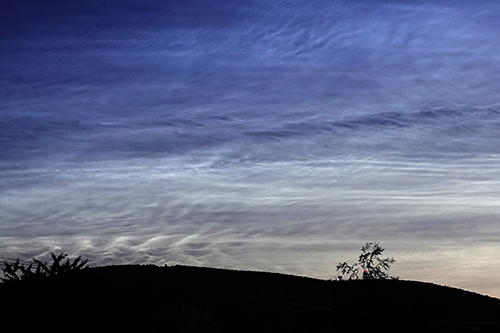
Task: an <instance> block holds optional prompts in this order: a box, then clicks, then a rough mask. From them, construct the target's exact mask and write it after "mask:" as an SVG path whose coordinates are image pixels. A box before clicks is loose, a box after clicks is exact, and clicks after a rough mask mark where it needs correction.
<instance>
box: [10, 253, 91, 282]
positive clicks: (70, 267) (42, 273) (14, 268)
mask: <svg viewBox="0 0 500 333" xmlns="http://www.w3.org/2000/svg"><path fill="white" fill-rule="evenodd" d="M50 256H51V257H52V260H53V262H52V264H51V265H50V267H49V266H47V263H43V262H41V261H40V260H37V259H35V258H33V263H30V264H29V265H27V266H25V265H23V264H21V263H20V261H19V259H17V260H16V261H15V262H13V263H9V262H7V261H5V262H4V266H5V267H4V268H3V274H4V277H3V278H0V279H1V280H2V281H3V282H13V281H26V280H37V279H40V278H43V277H47V276H55V275H60V274H64V273H67V272H70V271H75V270H80V269H84V268H87V267H88V265H87V262H88V259H85V260H83V259H82V256H79V257H78V258H76V259H74V260H73V262H71V260H70V259H66V258H67V256H68V255H67V254H64V253H61V254H59V255H57V256H56V255H55V254H53V253H51V254H50ZM64 259H66V260H64ZM33 264H35V265H36V268H34V267H33Z"/></svg>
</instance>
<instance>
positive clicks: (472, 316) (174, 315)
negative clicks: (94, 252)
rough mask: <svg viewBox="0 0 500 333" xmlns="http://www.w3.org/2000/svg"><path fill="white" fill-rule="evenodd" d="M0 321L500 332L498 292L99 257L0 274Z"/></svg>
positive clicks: (192, 328)
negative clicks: (67, 270)
mask: <svg viewBox="0 0 500 333" xmlns="http://www.w3.org/2000/svg"><path fill="white" fill-rule="evenodd" d="M0 297H1V313H0V315H1V316H2V322H3V326H4V327H3V328H6V327H7V326H9V323H12V324H14V325H16V327H17V328H18V329H23V328H29V327H31V328H33V327H35V328H40V329H41V328H44V329H49V330H51V331H74V330H76V329H92V330H99V331H100V330H104V329H105V330H113V331H118V330H121V331H137V332H151V331H153V332H154V331H161V332H259V333H260V332H346V333H347V332H496V333H498V332H500V300H499V299H496V298H491V297H487V296H482V295H479V294H475V293H471V292H467V291H464V290H459V289H455V288H449V287H443V286H437V285H434V284H430V283H422V282H414V281H395V280H392V281H376V280H364V281H342V282H338V281H325V280H318V279H311V278H306V277H297V276H290V275H283V274H274V273H265V272H248V271H232V270H224V269H214V268H197V267H187V266H173V267H157V266H152V265H148V266H107V267H97V268H89V269H86V270H83V271H79V272H74V273H71V274H68V275H67V276H61V277H54V278H46V279H44V280H42V281H38V282H13V283H4V284H0Z"/></svg>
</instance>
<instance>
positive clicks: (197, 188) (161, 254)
mask: <svg viewBox="0 0 500 333" xmlns="http://www.w3.org/2000/svg"><path fill="white" fill-rule="evenodd" d="M499 17H500V4H499V3H498V2H497V1H493V0H492V1H466V0H463V1H444V0H443V1H415V0H411V1H410V0H408V1H404V0H401V1H395V0H394V1H389V0H386V1H382V0H379V1H377V0H365V1H361V0H359V1H335V0H333V1H332V0H288V1H277V0H276V1H269V0H268V1H265V0H244V1H242V0H239V1H236V0H235V1H223V0H175V1H173V0H170V1H153V0H146V1H143V0H113V1H111V0H110V1H102V0H101V1H93V0H92V1H81V0H78V1H77V0H64V1H63V0H61V1H23V0H20V1H19V0H17V1H14V0H4V1H2V4H1V5H0V257H8V258H18V257H19V258H22V259H31V258H32V257H34V256H36V257H41V258H44V257H47V255H48V254H49V253H50V252H53V251H56V252H61V251H62V252H65V253H69V254H70V256H77V255H80V254H81V255H82V256H84V257H85V258H89V259H90V263H91V266H99V265H110V264H131V263H137V264H146V263H152V264H157V265H164V264H168V265H173V264H187V265H196V266H212V267H222V268H231V269H243V270H259V271H272V272H280V273H287V274H297V275H305V276H310V277H317V278H324V279H331V278H333V277H335V276H336V271H335V266H336V265H337V263H339V262H341V261H348V262H353V261H355V260H356V259H357V257H358V255H359V251H360V248H361V247H362V246H363V245H364V244H365V243H366V242H368V241H376V242H380V243H381V245H382V247H384V248H385V249H386V251H385V252H384V255H385V256H390V257H394V258H395V259H396V260H397V261H398V262H397V263H396V264H395V265H394V267H393V269H392V270H391V271H390V272H391V273H392V274H393V275H398V276H400V278H402V279H411V280H420V281H430V282H434V283H439V284H445V285H450V286H454V287H459V288H464V289H468V290H472V291H475V292H479V293H483V294H488V295H491V296H495V297H500V279H499V278H498V275H499V273H500V242H499V240H500V226H499V223H500V206H499V202H500V144H499V143H500V95H499V91H500V37H499V36H500V20H498V18H499Z"/></svg>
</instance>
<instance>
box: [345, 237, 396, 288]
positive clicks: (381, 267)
mask: <svg viewBox="0 0 500 333" xmlns="http://www.w3.org/2000/svg"><path fill="white" fill-rule="evenodd" d="M383 252H384V249H383V248H382V247H380V244H379V243H366V244H365V245H364V246H363V247H362V248H361V254H360V255H359V258H358V262H356V263H354V264H352V265H349V264H348V263H346V262H342V263H339V264H338V265H337V271H338V272H339V273H340V275H339V276H338V277H337V278H338V280H343V279H344V275H347V280H361V279H362V280H394V279H398V277H393V276H390V275H389V274H387V273H386V272H385V271H387V270H389V269H390V268H391V265H392V264H394V263H395V262H396V260H395V259H394V258H384V259H381V258H380V256H381V255H382V253H383ZM360 271H361V272H362V275H361V276H360V275H359V273H360Z"/></svg>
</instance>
